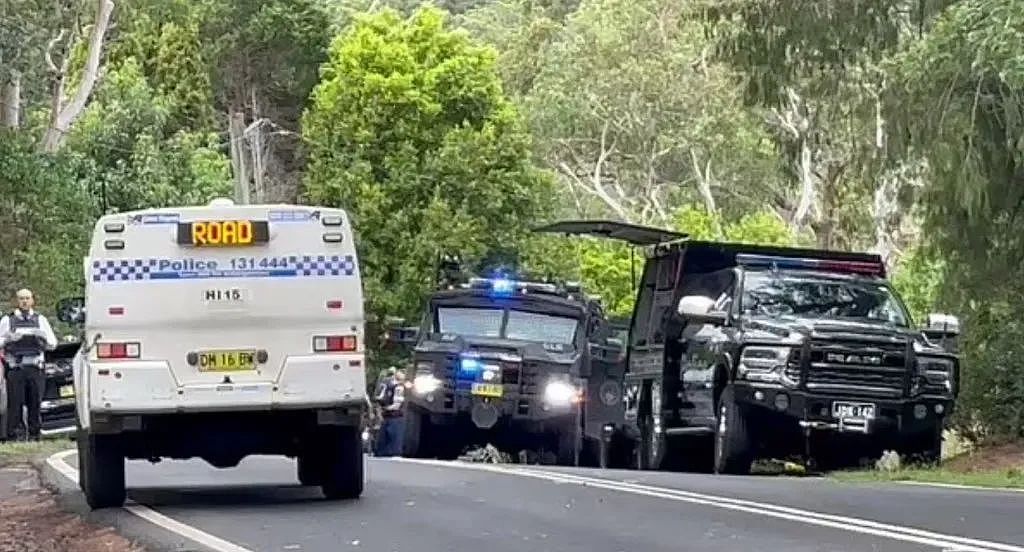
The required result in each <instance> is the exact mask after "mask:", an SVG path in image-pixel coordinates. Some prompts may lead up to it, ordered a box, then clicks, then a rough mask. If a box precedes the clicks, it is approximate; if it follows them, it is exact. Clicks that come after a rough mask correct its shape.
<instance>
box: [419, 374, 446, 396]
mask: <svg viewBox="0 0 1024 552" xmlns="http://www.w3.org/2000/svg"><path fill="white" fill-rule="evenodd" d="M438 387H441V380H439V379H437V378H436V377H434V375H433V374H418V375H417V376H416V379H414V380H413V382H412V389H413V391H415V392H416V394H417V395H426V394H427V393H433V392H434V391H437V388H438Z"/></svg>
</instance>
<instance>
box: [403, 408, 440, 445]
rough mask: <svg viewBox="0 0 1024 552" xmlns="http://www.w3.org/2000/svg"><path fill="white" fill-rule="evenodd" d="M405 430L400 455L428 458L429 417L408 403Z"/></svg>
mask: <svg viewBox="0 0 1024 552" xmlns="http://www.w3.org/2000/svg"><path fill="white" fill-rule="evenodd" d="M404 416H405V432H404V433H403V435H402V456H405V457H406V458H428V457H430V456H433V454H431V451H430V450H429V449H430V446H429V445H430V436H429V435H427V433H428V432H429V430H430V419H429V418H427V416H426V415H425V414H424V413H423V412H422V411H420V410H419V409H417V408H415V407H413V406H412V405H409V408H407V409H406V411H405V415H404Z"/></svg>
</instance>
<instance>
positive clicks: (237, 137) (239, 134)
mask: <svg viewBox="0 0 1024 552" xmlns="http://www.w3.org/2000/svg"><path fill="white" fill-rule="evenodd" d="M228 135H229V136H230V139H231V169H232V172H233V173H234V175H235V201H237V202H238V203H241V204H243V205H247V204H248V203H249V161H250V158H249V155H248V154H247V153H246V148H245V139H246V138H245V114H244V113H242V112H241V111H235V112H233V113H231V115H230V123H229V125H228Z"/></svg>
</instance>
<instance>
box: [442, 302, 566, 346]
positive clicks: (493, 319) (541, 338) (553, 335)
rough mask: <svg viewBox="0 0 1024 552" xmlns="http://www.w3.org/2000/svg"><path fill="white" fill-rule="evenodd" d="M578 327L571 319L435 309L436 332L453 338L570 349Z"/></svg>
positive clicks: (462, 308)
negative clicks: (518, 342)
mask: <svg viewBox="0 0 1024 552" xmlns="http://www.w3.org/2000/svg"><path fill="white" fill-rule="evenodd" d="M503 322H504V331H502V330H503V328H502V326H503ZM578 325H579V323H578V321H577V320H576V319H574V318H568V317H565V316H552V315H550V314H541V313H536V312H527V311H519V310H504V309H488V308H466V307H440V308H438V309H437V331H439V332H441V333H445V334H453V335H465V336H477V337H496V338H504V339H515V340H520V341H537V342H541V343H558V344H562V345H572V344H573V339H574V337H575V336H576V327H577V326H578Z"/></svg>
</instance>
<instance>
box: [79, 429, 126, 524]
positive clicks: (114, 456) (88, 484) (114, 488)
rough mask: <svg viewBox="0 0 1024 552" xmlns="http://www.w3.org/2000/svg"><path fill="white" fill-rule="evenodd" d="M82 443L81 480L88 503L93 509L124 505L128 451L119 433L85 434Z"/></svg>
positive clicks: (80, 442)
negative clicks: (125, 464)
mask: <svg viewBox="0 0 1024 552" xmlns="http://www.w3.org/2000/svg"><path fill="white" fill-rule="evenodd" d="M78 444H79V446H78V451H79V456H78V480H79V486H80V487H81V488H82V493H83V494H85V501H86V503H88V504H89V507H90V508H92V509H93V510H98V509H100V508H119V507H121V506H123V505H124V501H125V498H126V496H127V492H126V490H125V486H124V453H123V452H122V451H121V447H120V443H118V442H117V437H116V436H112V435H89V434H83V435H79V437H78Z"/></svg>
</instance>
